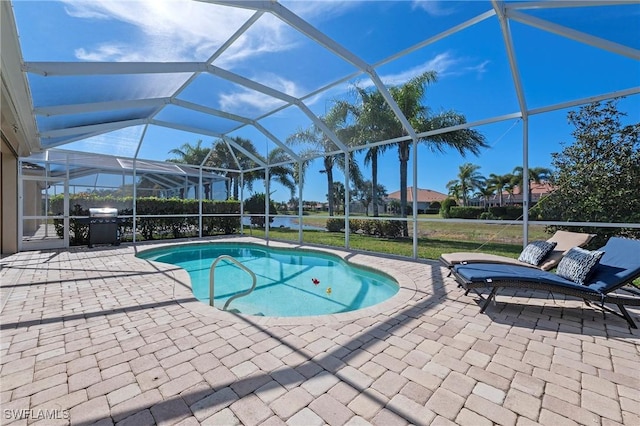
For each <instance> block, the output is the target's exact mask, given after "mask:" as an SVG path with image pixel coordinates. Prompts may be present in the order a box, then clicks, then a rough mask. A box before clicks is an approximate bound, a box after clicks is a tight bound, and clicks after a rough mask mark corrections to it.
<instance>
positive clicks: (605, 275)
mask: <svg viewBox="0 0 640 426" xmlns="http://www.w3.org/2000/svg"><path fill="white" fill-rule="evenodd" d="M598 251H603V252H604V255H603V256H602V258H601V259H600V262H599V263H598V265H597V266H595V268H594V270H593V272H592V274H591V276H590V277H589V278H588V279H587V280H586V281H585V284H584V285H582V284H577V283H575V282H573V281H571V280H568V279H565V278H562V277H560V276H558V275H556V274H554V273H551V272H548V271H542V270H539V269H534V268H527V267H524V266H516V265H507V264H496V263H493V264H492V263H477V264H469V265H457V266H454V268H453V276H454V277H455V279H456V281H457V282H458V284H459V285H460V286H461V287H463V288H464V289H465V290H466V293H465V294H468V293H469V290H474V291H475V292H476V293H477V294H478V295H479V296H480V297H481V298H483V299H484V303H483V304H482V307H481V312H484V311H485V309H486V308H487V307H488V305H489V302H490V301H491V300H495V297H496V294H497V292H498V291H499V290H500V289H502V288H522V289H536V290H546V291H549V292H551V293H552V294H553V293H558V294H565V295H569V296H575V297H578V298H581V299H584V301H585V302H586V303H587V305H589V301H592V302H598V303H597V304H598V306H599V307H600V308H602V309H603V310H605V311H608V312H611V313H613V314H615V315H618V316H620V317H622V318H624V319H625V320H627V322H628V323H629V326H630V327H632V328H637V326H636V324H635V322H634V321H633V319H632V318H631V316H630V315H629V313H628V312H627V310H626V309H625V306H640V292H638V291H637V289H635V287H628V288H626V289H625V288H623V287H624V286H625V285H626V284H630V283H631V282H632V281H633V280H634V279H636V278H638V277H640V240H633V239H627V238H619V237H612V238H610V239H609V241H608V242H607V244H606V245H604V246H603V247H602V248H600V249H598ZM485 288H486V289H490V293H489V295H488V296H487V297H486V298H485V297H483V296H482V294H481V293H480V291H479V290H480V289H485ZM622 291H624V292H625V294H622ZM605 304H613V305H616V306H617V307H618V309H619V311H620V312H616V311H614V310H612V309H610V308H608V307H607V306H605Z"/></svg>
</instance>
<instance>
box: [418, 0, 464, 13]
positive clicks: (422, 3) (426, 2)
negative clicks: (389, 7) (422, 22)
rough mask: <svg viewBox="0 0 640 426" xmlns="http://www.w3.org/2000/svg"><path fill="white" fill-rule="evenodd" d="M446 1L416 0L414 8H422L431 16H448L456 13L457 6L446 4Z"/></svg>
mask: <svg viewBox="0 0 640 426" xmlns="http://www.w3.org/2000/svg"><path fill="white" fill-rule="evenodd" d="M445 3H446V2H444V1H435V0H414V2H413V5H412V6H413V8H414V9H422V10H424V11H425V12H427V13H428V14H429V15H431V16H447V15H452V14H453V13H455V8H454V7H452V6H451V4H449V7H447V6H445Z"/></svg>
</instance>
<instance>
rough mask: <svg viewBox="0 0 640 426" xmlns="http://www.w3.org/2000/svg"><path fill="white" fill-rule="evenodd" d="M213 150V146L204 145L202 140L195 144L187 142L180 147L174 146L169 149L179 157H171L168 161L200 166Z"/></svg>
mask: <svg viewBox="0 0 640 426" xmlns="http://www.w3.org/2000/svg"><path fill="white" fill-rule="evenodd" d="M209 151H211V148H207V147H203V146H202V140H199V141H198V142H196V144H195V145H191V144H190V143H189V142H186V143H184V144H182V145H181V146H180V148H174V149H172V150H171V151H169V154H174V155H177V156H178V158H170V159H168V160H167V161H169V162H171V163H180V164H190V165H192V166H199V165H201V164H202V162H203V161H204V159H205V158H206V157H207V155H208V154H209Z"/></svg>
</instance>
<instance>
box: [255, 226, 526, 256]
mask: <svg viewBox="0 0 640 426" xmlns="http://www.w3.org/2000/svg"><path fill="white" fill-rule="evenodd" d="M264 234H265V232H264V230H258V229H253V230H251V235H253V236H255V237H260V238H263V237H264ZM246 235H249V232H248V231H247V232H246ZM269 237H270V238H273V239H278V240H287V241H295V242H297V241H298V231H297V230H294V229H281V228H275V229H270V230H269ZM303 241H304V242H305V243H310V244H322V245H326V246H332V247H342V248H343V247H344V233H341V232H325V231H307V230H305V231H304V232H303ZM412 244H413V243H412V240H411V238H397V239H387V238H377V237H370V236H363V235H356V234H351V235H350V237H349V245H350V247H351V248H352V249H356V250H365V251H373V252H378V253H387V254H395V255H400V256H408V257H410V256H412V255H413V248H412V247H413V245H412ZM481 244H482V242H481V241H478V240H453V239H441V238H431V237H420V238H419V239H418V256H419V257H420V258H423V259H438V258H439V257H440V255H441V254H442V253H450V252H455V251H473V250H476V249H478V248H480V245H481ZM480 250H481V251H483V252H486V253H494V254H500V255H503V256H510V257H518V255H519V254H520V252H521V251H522V245H521V244H513V243H503V242H490V243H487V244H485V245H484V246H482V248H481V249H480Z"/></svg>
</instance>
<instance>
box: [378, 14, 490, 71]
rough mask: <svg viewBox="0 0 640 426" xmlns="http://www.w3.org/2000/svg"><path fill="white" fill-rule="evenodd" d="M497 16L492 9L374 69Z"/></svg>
mask: <svg viewBox="0 0 640 426" xmlns="http://www.w3.org/2000/svg"><path fill="white" fill-rule="evenodd" d="M495 14H496V11H495V10H493V9H491V10H489V11H487V12H484V13H482V14H480V15H478V16H476V17H474V18H471V19H469V20H468V21H465V22H463V23H461V24H458V25H456V26H454V27H451V28H449V29H448V30H445V31H443V32H441V33H439V34H436V35H434V36H433V37H429V38H428V39H426V40H424V41H421V42H420V43H417V44H414V45H413V46H411V47H409V48H408V49H405V50H402V51H400V52H398V53H396V54H394V55H391V56H389V57H387V58H385V59H383V60H381V61H380V62H377V63H375V64H374V68H377V67H379V66H381V65H384V64H388V63H389V62H391V61H395V60H396V59H399V58H401V57H403V56H406V55H408V54H409V53H412V52H415V51H416V50H420V49H422V48H423V47H426V46H429V45H430V44H433V43H435V42H437V41H440V40H442V39H444V38H446V37H449V36H450V35H452V34H455V33H457V32H460V31H462V30H464V29H466V28H468V27H471V26H473V25H475V24H477V23H479V22H482V21H484V20H485V19H488V18H491V17H492V16H494V15H495Z"/></svg>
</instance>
